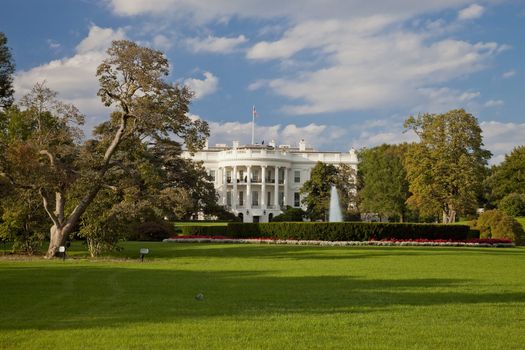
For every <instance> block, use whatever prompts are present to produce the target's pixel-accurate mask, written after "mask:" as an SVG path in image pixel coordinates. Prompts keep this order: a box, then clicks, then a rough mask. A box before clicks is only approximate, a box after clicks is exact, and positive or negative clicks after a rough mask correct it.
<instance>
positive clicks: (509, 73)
mask: <svg viewBox="0 0 525 350" xmlns="http://www.w3.org/2000/svg"><path fill="white" fill-rule="evenodd" d="M515 75H516V71H515V70H509V71H506V72H504V73H503V74H502V75H501V77H502V78H503V79H508V78H512V77H513V76H515Z"/></svg>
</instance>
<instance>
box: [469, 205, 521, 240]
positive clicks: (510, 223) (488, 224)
mask: <svg viewBox="0 0 525 350" xmlns="http://www.w3.org/2000/svg"><path fill="white" fill-rule="evenodd" d="M473 226H474V227H475V228H476V229H478V230H479V231H480V232H481V236H480V237H481V238H506V239H511V240H512V241H514V243H516V244H517V245H522V244H524V243H525V232H524V231H523V227H522V226H521V224H520V223H519V222H518V221H516V219H514V218H513V217H512V216H509V215H507V214H506V213H504V212H503V211H501V210H497V209H494V210H487V211H486V212H484V213H482V214H481V215H480V216H479V217H478V219H477V220H475V221H474V222H473Z"/></svg>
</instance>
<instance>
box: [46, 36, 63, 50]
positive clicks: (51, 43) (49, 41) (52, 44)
mask: <svg viewBox="0 0 525 350" xmlns="http://www.w3.org/2000/svg"><path fill="white" fill-rule="evenodd" d="M47 44H48V45H49V48H50V49H52V50H57V49H60V47H61V46H62V45H61V44H60V43H59V42H57V41H56V40H53V39H47Z"/></svg>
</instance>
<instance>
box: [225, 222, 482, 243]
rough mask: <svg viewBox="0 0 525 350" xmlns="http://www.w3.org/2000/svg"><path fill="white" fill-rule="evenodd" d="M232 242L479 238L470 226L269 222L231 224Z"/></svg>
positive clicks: (230, 235)
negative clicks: (248, 239) (272, 239)
mask: <svg viewBox="0 0 525 350" xmlns="http://www.w3.org/2000/svg"><path fill="white" fill-rule="evenodd" d="M227 236H228V237H231V238H258V237H263V238H274V239H297V240H321V241H369V240H372V239H373V240H382V239H418V238H424V239H443V240H466V239H472V238H479V232H477V231H473V230H470V228H469V226H467V225H442V224H415V223H383V222H331V223H327V222H270V223H253V224H250V223H244V224H241V223H230V224H228V232H227Z"/></svg>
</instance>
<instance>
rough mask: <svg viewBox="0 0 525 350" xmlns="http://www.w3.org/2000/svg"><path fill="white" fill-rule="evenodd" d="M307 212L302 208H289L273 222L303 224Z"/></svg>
mask: <svg viewBox="0 0 525 350" xmlns="http://www.w3.org/2000/svg"><path fill="white" fill-rule="evenodd" d="M304 217H306V212H305V211H304V210H302V209H301V208H293V207H290V206H287V207H286V209H285V210H284V212H283V213H282V214H281V215H277V216H276V217H274V218H273V220H272V222H302V221H303V218H304Z"/></svg>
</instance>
